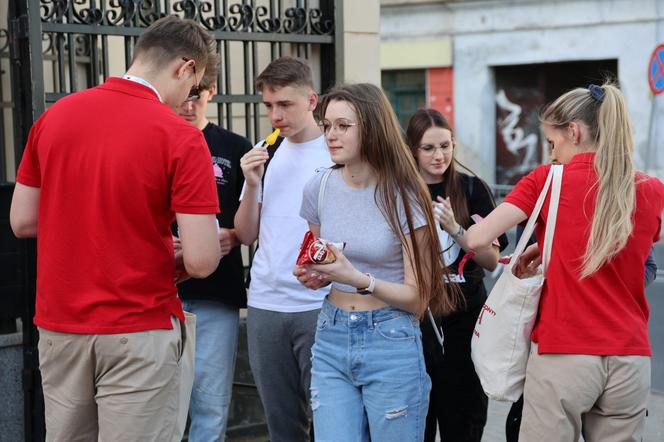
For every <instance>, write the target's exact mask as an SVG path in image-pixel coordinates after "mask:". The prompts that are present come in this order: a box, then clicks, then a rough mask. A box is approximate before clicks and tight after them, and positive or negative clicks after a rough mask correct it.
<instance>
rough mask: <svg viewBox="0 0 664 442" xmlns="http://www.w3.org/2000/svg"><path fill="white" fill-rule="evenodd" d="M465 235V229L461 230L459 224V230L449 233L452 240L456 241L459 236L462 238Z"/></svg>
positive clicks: (461, 227)
mask: <svg viewBox="0 0 664 442" xmlns="http://www.w3.org/2000/svg"><path fill="white" fill-rule="evenodd" d="M465 233H466V229H464V228H463V226H462V225H461V224H459V228H458V229H457V231H456V232H454V233H450V236H451V237H452V238H454V239H457V238H459V237H461V236H463V235H464V234H465Z"/></svg>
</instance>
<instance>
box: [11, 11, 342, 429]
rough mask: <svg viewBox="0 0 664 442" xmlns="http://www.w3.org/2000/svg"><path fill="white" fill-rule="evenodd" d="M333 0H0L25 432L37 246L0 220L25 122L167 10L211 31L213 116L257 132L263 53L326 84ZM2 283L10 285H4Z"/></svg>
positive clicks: (331, 61)
mask: <svg viewBox="0 0 664 442" xmlns="http://www.w3.org/2000/svg"><path fill="white" fill-rule="evenodd" d="M341 3H342V2H340V1H339V2H338V1H335V0H236V1H227V0H8V1H7V0H3V1H1V2H0V186H2V188H1V189H0V190H2V202H3V204H1V205H0V238H2V244H0V264H2V265H0V291H1V292H2V293H0V312H2V313H3V314H2V315H0V333H2V332H3V330H4V328H6V329H7V331H11V330H9V329H11V328H12V327H11V325H12V324H14V323H15V322H16V321H15V319H16V316H20V317H21V318H22V319H23V344H24V370H23V389H24V392H25V395H24V399H25V440H42V439H43V436H44V434H43V423H42V418H43V416H42V403H41V395H40V391H39V386H40V380H39V371H38V362H37V353H36V330H35V328H34V326H33V325H32V316H33V313H34V296H35V273H36V272H35V262H36V251H35V246H34V241H18V240H15V238H13V236H12V235H11V231H10V229H9V225H8V222H7V221H8V211H9V204H8V202H9V195H10V194H11V188H12V184H13V183H12V181H13V180H14V176H15V168H16V166H17V165H18V162H19V161H20V158H21V155H22V152H23V146H24V144H25V141H26V140H27V134H28V132H29V129H30V127H31V125H32V123H33V122H34V121H35V120H36V119H37V118H38V117H39V116H40V115H41V114H42V113H43V112H44V110H45V109H47V108H48V106H50V105H51V104H52V103H54V102H55V101H57V100H59V99H60V98H62V97H64V96H66V95H67V94H70V93H73V92H76V91H79V90H82V89H86V88H89V87H93V86H96V85H98V84H100V83H103V82H104V81H105V80H106V79H107V78H108V77H112V76H120V75H122V74H123V73H124V72H125V71H126V69H127V68H128V66H129V64H130V62H131V59H132V55H133V48H134V45H135V43H136V41H137V39H138V36H139V35H140V34H141V32H142V31H143V29H144V28H146V27H147V26H149V25H150V24H151V23H153V22H154V21H156V20H157V19H159V18H160V17H163V16H165V15H170V14H175V15H179V16H181V17H184V18H190V19H193V20H196V21H198V22H199V23H201V25H202V26H203V27H204V28H205V29H207V30H208V31H209V32H210V33H211V34H212V35H213V36H214V37H215V39H216V40H217V47H218V51H219V55H220V57H221V66H220V69H219V75H218V79H217V80H218V95H217V96H215V97H214V98H213V100H212V101H213V103H215V106H214V107H213V109H214V113H215V114H216V115H215V117H216V120H217V122H218V123H219V124H220V125H222V126H224V127H226V128H228V129H230V130H233V131H234V132H237V133H239V134H241V135H244V136H246V137H247V138H249V139H250V140H256V139H258V138H260V137H261V135H264V134H265V133H266V131H267V130H268V129H269V124H268V122H267V120H266V119H265V118H264V116H263V115H261V107H260V95H258V94H257V91H256V90H255V87H254V81H253V79H254V78H255V77H256V76H257V75H258V73H259V72H260V71H261V70H262V69H263V68H264V67H265V66H266V65H267V64H268V63H269V62H270V61H271V60H273V59H275V58H277V57H279V56H282V55H295V56H299V57H303V58H306V59H308V60H309V61H310V64H311V65H312V67H313V70H314V73H315V83H316V85H317V87H318V89H320V90H325V89H327V88H328V87H329V86H331V85H332V84H334V82H335V75H336V69H335V68H336V67H337V66H338V65H339V64H338V63H337V60H340V59H341V49H342V48H341V47H340V46H339V45H337V44H335V42H336V41H337V40H338V37H336V36H335V32H337V30H336V29H335V23H341V22H342V19H341V17H342V15H343V11H342V8H341ZM4 21H6V23H4ZM215 117H213V118H212V119H213V120H214V119H215ZM72 118H75V116H72ZM5 240H6V241H5ZM10 240H11V241H10ZM17 257H18V259H17ZM3 263H4V264H3ZM7 263H9V264H11V265H8V264H7ZM10 286H11V293H10V291H9V290H5V289H6V288H8V287H10ZM10 295H11V296H10ZM17 300H18V301H17ZM13 331H15V330H13Z"/></svg>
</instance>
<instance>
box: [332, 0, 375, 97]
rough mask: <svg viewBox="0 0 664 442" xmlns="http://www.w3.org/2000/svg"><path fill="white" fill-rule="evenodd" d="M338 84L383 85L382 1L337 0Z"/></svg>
mask: <svg viewBox="0 0 664 442" xmlns="http://www.w3.org/2000/svg"><path fill="white" fill-rule="evenodd" d="M335 6H336V8H337V14H336V23H335V26H336V30H335V35H336V41H335V44H336V45H337V48H336V51H337V57H336V78H337V83H341V82H350V83H373V84H376V85H380V2H379V1H378V0H362V1H357V0H337V1H336V3H335Z"/></svg>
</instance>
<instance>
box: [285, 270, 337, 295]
mask: <svg viewBox="0 0 664 442" xmlns="http://www.w3.org/2000/svg"><path fill="white" fill-rule="evenodd" d="M293 275H294V276H295V277H296V278H297V280H298V281H299V282H300V284H302V285H303V286H305V287H306V288H308V289H310V290H318V289H319V288H321V287H325V286H326V285H328V284H329V283H330V282H331V281H330V280H329V279H325V277H324V276H323V275H321V274H320V273H318V272H316V271H313V270H307V268H306V267H305V266H299V265H296V266H295V269H293Z"/></svg>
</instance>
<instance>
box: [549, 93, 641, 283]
mask: <svg viewBox="0 0 664 442" xmlns="http://www.w3.org/2000/svg"><path fill="white" fill-rule="evenodd" d="M540 120H541V121H542V123H544V124H549V125H551V126H552V127H555V128H557V129H566V128H567V127H569V124H570V123H572V122H577V123H578V122H582V123H584V124H585V125H586V126H587V127H588V129H589V132H590V141H591V142H592V143H593V145H594V147H595V152H596V153H595V162H594V168H595V172H596V173H597V182H596V183H595V185H594V186H593V187H595V186H597V198H596V201H595V213H594V215H593V220H592V225H591V227H590V237H589V239H588V245H587V246H586V252H585V254H584V256H583V264H582V268H581V278H585V277H587V276H589V275H591V274H593V273H594V272H595V271H597V270H598V269H599V268H600V267H601V266H602V265H604V264H605V263H606V262H608V261H609V260H611V258H613V257H614V256H615V255H616V254H617V253H618V252H619V251H620V250H622V249H623V248H624V247H625V244H627V239H628V238H629V236H630V235H631V234H632V229H633V220H632V216H633V214H634V209H635V207H636V185H635V182H634V179H635V172H634V164H633V162H632V154H633V152H634V139H633V138H632V125H631V123H630V118H629V113H628V112H627V105H626V103H625V98H624V97H623V94H622V93H621V92H620V89H618V87H617V86H616V85H614V84H613V83H611V82H606V83H604V84H603V85H602V86H596V85H592V86H590V88H588V89H586V88H576V89H573V90H571V91H569V92H567V93H565V94H563V95H561V96H560V97H558V98H557V99H556V100H555V101H554V102H553V103H551V104H550V105H549V106H548V107H546V109H545V110H544V112H543V113H542V116H541V117H540ZM591 190H592V188H591V189H588V192H590V191H591Z"/></svg>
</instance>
